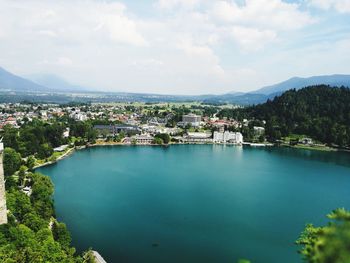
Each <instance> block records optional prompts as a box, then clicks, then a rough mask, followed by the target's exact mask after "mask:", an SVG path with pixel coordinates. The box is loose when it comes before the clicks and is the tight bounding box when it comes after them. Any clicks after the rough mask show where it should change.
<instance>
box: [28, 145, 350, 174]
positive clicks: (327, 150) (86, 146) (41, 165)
mask: <svg viewBox="0 0 350 263" xmlns="http://www.w3.org/2000/svg"><path fill="white" fill-rule="evenodd" d="M172 145H221V146H238V147H250V148H267V147H268V148H270V147H277V148H278V147H283V148H291V149H297V150H311V151H320V152H350V151H349V150H346V149H338V148H334V147H328V146H324V147H313V146H304V145H300V146H290V145H283V144H282V145H274V144H272V143H268V144H255V143H249V142H243V143H242V144H236V143H208V142H198V143H176V142H175V143H174V142H173V143H169V144H150V143H149V144H146V143H145V144H124V143H121V142H103V143H94V144H88V145H83V146H74V147H73V148H70V149H69V150H68V151H67V152H65V153H64V154H63V155H61V156H59V157H58V158H57V159H56V160H55V161H48V162H45V163H43V164H40V165H37V166H35V167H34V168H33V170H35V169H38V168H41V167H44V166H49V165H52V164H55V163H57V162H58V161H61V160H63V159H65V158H67V157H68V156H70V155H72V154H73V153H74V152H75V151H79V150H83V149H87V148H90V147H104V146H129V147H130V146H136V147H137V146H154V147H169V146H172Z"/></svg>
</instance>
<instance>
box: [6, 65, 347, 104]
mask: <svg viewBox="0 0 350 263" xmlns="http://www.w3.org/2000/svg"><path fill="white" fill-rule="evenodd" d="M320 84H324V85H329V86H332V87H333V86H337V87H339V86H346V87H350V75H341V74H336V75H323V76H313V77H308V78H300V77H293V78H290V79H288V80H286V81H283V82H280V83H277V84H274V85H271V86H265V87H262V88H260V89H258V90H256V91H253V92H248V93H243V92H230V93H226V94H222V95H210V94H209V95H198V96H185V95H183V96H182V95H159V94H147V93H125V92H110V93H106V92H98V91H94V90H93V89H91V88H86V87H81V86H79V85H73V84H71V83H69V82H68V81H66V80H64V79H62V78H60V77H58V76H56V75H50V74H36V75H29V76H27V77H26V78H24V77H20V76H17V75H15V74H13V73H11V72H9V71H7V70H5V69H3V68H1V67H0V93H1V94H2V95H1V97H3V99H2V100H1V98H0V102H1V101H12V100H15V101H19V100H30V101H43V100H45V101H50V102H60V103H62V102H69V101H82V102H86V101H91V102H111V101H143V102H174V101H201V102H205V103H213V104H221V103H233V104H239V105H252V104H259V103H263V102H265V101H267V100H268V99H271V98H274V97H275V96H277V95H280V94H281V93H283V92H284V91H286V90H289V89H301V88H303V87H307V86H313V85H320ZM28 93H30V95H27V94H28ZM43 93H44V94H43ZM72 93H77V94H75V95H73V94H72ZM79 93H84V94H81V95H79ZM19 95H20V96H19Z"/></svg>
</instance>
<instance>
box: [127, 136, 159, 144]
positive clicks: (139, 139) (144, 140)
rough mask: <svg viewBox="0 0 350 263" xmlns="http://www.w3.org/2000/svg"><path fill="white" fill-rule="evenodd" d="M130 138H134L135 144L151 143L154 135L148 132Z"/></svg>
mask: <svg viewBox="0 0 350 263" xmlns="http://www.w3.org/2000/svg"><path fill="white" fill-rule="evenodd" d="M132 139H134V140H136V143H137V144H151V143H153V140H154V137H153V136H151V135H148V134H141V135H135V136H133V137H132Z"/></svg>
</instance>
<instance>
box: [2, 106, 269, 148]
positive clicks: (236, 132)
mask: <svg viewBox="0 0 350 263" xmlns="http://www.w3.org/2000/svg"><path fill="white" fill-rule="evenodd" d="M0 111H1V112H0V131H4V129H6V127H11V128H16V129H18V128H20V127H21V126H23V125H26V124H28V123H30V122H32V121H34V120H39V121H41V122H43V123H49V124H50V123H54V122H59V123H60V124H62V125H63V126H64V127H65V129H64V130H63V133H62V136H63V138H67V139H69V140H67V142H69V143H76V145H79V143H80V145H81V144H83V143H82V141H84V138H79V137H77V136H75V135H76V134H75V133H74V132H73V133H72V131H71V130H72V126H74V125H75V124H77V123H89V125H90V126H91V128H92V129H93V131H92V137H93V138H92V139H93V140H89V142H90V143H91V142H92V141H93V143H94V144H103V143H110V144H113V143H114V144H169V143H218V144H222V143H224V144H235V145H242V144H243V135H242V133H241V128H242V126H248V121H247V120H244V121H243V122H240V121H238V120H234V119H227V118H222V119H220V118H218V117H216V114H217V113H218V112H219V111H220V107H219V106H210V105H209V106H205V105H194V104H171V105H170V104H135V105H134V104H133V103H127V104H125V103H124V104H121V103H120V104H119V103H113V104H77V105H69V104H67V105H58V104H26V103H14V104H11V103H4V104H0ZM254 131H255V134H256V136H257V137H256V138H257V139H259V137H261V135H263V133H264V128H263V127H254ZM81 137H83V136H81ZM260 140H261V139H260ZM86 142H87V141H86ZM67 146H68V145H67ZM65 147H66V145H60V146H59V147H55V148H54V149H53V150H54V151H64V150H65Z"/></svg>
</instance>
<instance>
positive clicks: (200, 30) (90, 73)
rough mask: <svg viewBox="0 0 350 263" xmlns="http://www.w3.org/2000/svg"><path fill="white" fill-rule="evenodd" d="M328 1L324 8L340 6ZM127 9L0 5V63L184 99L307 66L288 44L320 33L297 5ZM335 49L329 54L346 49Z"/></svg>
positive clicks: (184, 1) (201, 3) (85, 4)
mask: <svg viewBox="0 0 350 263" xmlns="http://www.w3.org/2000/svg"><path fill="white" fill-rule="evenodd" d="M123 1H124V3H123ZM306 1H311V0H306ZM313 1H317V0H313ZM318 1H321V0H318ZM334 1H335V0H334ZM334 1H332V3H333V4H331V5H324V7H323V8H326V9H327V8H336V6H340V5H339V3H340V0H338V5H335V4H334ZM328 2H329V0H328V1H327V3H328ZM135 3H136V5H137V4H138V1H136V2H135ZM135 3H133V4H130V5H129V2H128V1H127V0H119V1H110V0H108V1H105V0H103V1H100V0H76V1H70V0H61V1H41V0H16V1H13V0H0V38H1V41H0V54H1V56H0V66H3V67H5V68H8V69H9V70H13V71H14V72H16V73H23V74H33V73H40V72H43V73H54V74H57V75H61V76H62V77H64V78H65V79H67V80H69V81H71V82H73V83H80V84H81V85H86V86H92V87H97V88H100V89H101V90H107V89H108V90H118V91H130V92H158V93H186V94H196V93H197V94H200V93H223V92H226V91H229V90H234V89H237V90H248V89H253V88H255V87H257V86H260V84H265V81H266V80H269V79H270V80H271V79H272V78H274V77H275V76H276V78H277V77H279V78H282V77H281V76H282V75H283V74H285V75H286V71H289V74H290V75H294V74H295V73H293V72H294V71H296V70H297V69H301V68H303V70H304V71H305V72H310V71H311V68H315V67H312V66H311V65H310V63H307V62H305V61H303V63H301V62H298V61H300V60H301V59H302V58H303V56H302V55H301V53H302V52H300V54H299V53H295V52H294V53H293V50H294V48H295V47H294V45H295V44H298V45H300V46H303V45H309V43H306V42H307V41H305V37H306V38H307V37H308V35H307V34H308V33H307V32H310V31H311V30H314V29H315V31H312V32H313V33H315V34H320V32H321V31H320V30H322V29H323V28H321V29H319V28H317V26H315V25H317V22H318V20H317V21H315V19H314V18H313V17H312V16H311V14H310V12H311V11H314V9H313V8H311V9H309V7H310V6H309V5H303V4H302V1H297V2H296V3H291V1H288V2H287V0H215V1H213V0H154V3H155V4H154V5H148V6H147V10H145V9H146V8H145V7H144V5H143V4H142V8H135V9H132V8H133V7H134V6H135ZM327 3H326V4H327ZM346 3H347V2H346V1H345V2H343V4H346ZM301 5H302V7H303V8H301ZM345 9H346V6H345ZM317 15H318V14H317ZM321 15H322V14H321ZM339 23H342V22H339ZM343 24H344V25H346V23H343ZM309 25H310V28H308V26H309ZM332 32H333V31H332ZM321 33H322V32H321ZM327 38H328V36H327ZM330 42H331V41H330ZM305 43H306V44H305ZM344 43H345V44H344V46H348V44H347V42H344ZM331 48H332V47H325V50H326V51H327V49H331ZM334 48H335V49H338V50H339V52H338V53H337V58H340V57H341V56H340V54H342V53H345V52H346V51H345V47H342V46H341V45H340V44H339V45H337V46H335V47H334ZM285 49H288V52H285V53H286V54H284V53H283V52H284V50H285ZM310 50H311V51H312V49H310ZM310 50H307V51H305V52H308V53H310V54H311V53H312V54H314V56H315V57H317V56H319V57H320V58H323V57H325V56H326V55H325V54H327V52H325V50H320V49H316V50H315V51H314V52H311V51H310ZM303 52H304V51H303ZM281 53H283V54H284V57H283V59H281V60H277V58H279V57H280V54H281ZM348 53H349V52H348ZM296 54H297V55H296ZM343 57H346V58H347V56H345V55H344V56H343ZM327 59H329V56H327ZM320 60H321V59H320ZM281 61H282V63H285V64H288V65H289V64H290V65H291V66H289V67H288V66H285V67H280V66H279V65H280V64H281ZM322 61H323V60H322ZM273 62H274V64H273ZM287 62H288V63H287ZM298 63H299V64H298ZM326 64H327V63H323V64H320V66H319V67H325V66H324V65H326ZM276 65H277V66H276ZM303 65H307V68H305V67H304V66H303ZM344 65H345V62H344V63H343V62H342V64H341V65H339V68H340V67H344V68H345V67H346V66H347V64H346V66H344ZM302 66H303V67H302ZM279 71H280V73H278V74H275V72H279ZM282 73H283V74H282ZM270 75H271V76H270ZM285 75H283V77H284V76H285ZM279 80H280V79H279ZM270 83H271V82H270Z"/></svg>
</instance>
